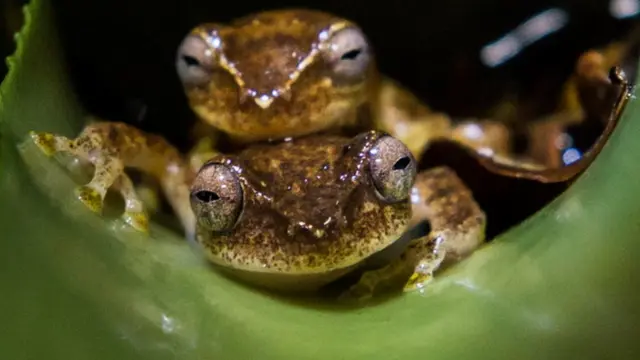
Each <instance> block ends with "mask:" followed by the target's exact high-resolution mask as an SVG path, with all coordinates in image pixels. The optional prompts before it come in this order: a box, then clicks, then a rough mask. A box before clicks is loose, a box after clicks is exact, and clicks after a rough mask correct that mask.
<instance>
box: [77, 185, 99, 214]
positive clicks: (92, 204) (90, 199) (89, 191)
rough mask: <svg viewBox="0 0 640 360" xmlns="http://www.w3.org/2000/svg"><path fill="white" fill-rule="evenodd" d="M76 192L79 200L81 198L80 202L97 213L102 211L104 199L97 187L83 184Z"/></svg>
mask: <svg viewBox="0 0 640 360" xmlns="http://www.w3.org/2000/svg"><path fill="white" fill-rule="evenodd" d="M75 194H76V197H77V198H78V200H80V202H82V203H83V204H84V205H85V206H86V207H88V208H89V209H90V210H91V211H93V212H95V213H100V212H101V211H102V206H103V199H102V196H101V194H100V192H99V191H97V190H96V189H94V188H92V187H90V186H87V185H83V186H79V187H77V188H76V190H75Z"/></svg>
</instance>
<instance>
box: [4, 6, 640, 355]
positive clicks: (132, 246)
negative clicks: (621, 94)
mask: <svg viewBox="0 0 640 360" xmlns="http://www.w3.org/2000/svg"><path fill="white" fill-rule="evenodd" d="M50 10H51V9H50V4H49V3H48V2H41V1H34V2H33V3H32V4H31V5H30V6H29V8H28V11H27V12H26V15H27V19H26V24H25V26H24V28H23V30H22V32H21V34H20V37H19V43H18V49H17V52H16V54H15V55H14V56H13V57H12V58H11V59H10V61H9V64H10V73H9V75H8V77H7V78H6V79H5V80H4V82H3V83H2V85H1V87H0V126H2V128H1V131H2V132H1V140H0V141H1V148H0V149H1V150H0V165H1V173H0V189H1V191H0V230H1V231H2V237H1V240H0V241H1V244H2V249H1V251H0V280H1V282H0V285H1V286H2V290H1V292H0V294H1V295H0V309H1V310H0V311H1V313H0V318H1V319H2V326H1V327H0V328H1V329H2V333H1V334H0V349H2V350H1V352H2V356H3V358H7V359H36V358H38V359H62V358H64V359H67V360H71V359H154V360H160V359H176V358H177V359H183V360H187V359H205V358H206V359H242V358H252V357H253V358H261V359H318V358H324V359H330V358H340V359H368V360H370V359H395V358H402V359H407V358H478V357H480V358H498V357H499V358H519V359H523V358H567V357H570V358H585V357H588V358H637V357H638V355H639V354H640V351H639V350H640V349H639V346H640V345H639V344H640V343H639V342H638V341H637V340H636V338H637V333H638V332H637V330H638V325H637V324H640V311H638V304H639V303H640V296H639V294H640V290H639V289H640V288H639V287H638V285H639V281H638V280H637V278H636V277H635V275H637V274H640V262H638V261H637V258H638V255H640V241H639V239H638V234H640V220H638V216H639V215H640V185H637V184H639V183H638V178H640V166H639V165H638V164H639V162H638V160H637V154H640V142H639V141H638V140H637V139H638V138H639V137H640V105H639V104H638V103H637V101H631V103H630V104H629V105H628V106H627V109H626V112H625V114H624V118H623V119H622V121H621V123H620V124H619V125H618V127H617V129H616V130H615V132H614V134H613V136H612V137H611V139H610V141H609V143H608V144H607V146H606V147H605V148H604V150H603V151H602V153H601V154H600V156H599V157H598V158H597V159H596V161H595V162H594V164H593V165H592V167H591V168H589V169H588V171H587V172H586V173H585V174H584V175H582V176H581V177H580V178H579V179H578V180H577V181H576V182H575V184H574V185H573V186H572V187H571V188H570V189H569V190H568V191H567V192H566V193H565V194H563V195H562V196H561V197H560V198H558V199H557V200H556V201H554V202H553V203H552V204H550V205H549V206H547V207H546V208H544V209H543V210H542V211H540V212H539V213H537V214H536V215H535V216H533V217H532V218H530V219H528V220H527V221H526V222H524V223H523V224H521V225H519V226H517V227H516V228H514V229H512V230H511V231H509V232H508V233H506V234H504V235H503V236H501V237H500V238H498V239H497V240H495V241H494V242H493V243H492V244H491V245H489V246H487V247H486V248H484V249H483V250H481V251H479V252H477V253H476V254H474V256H472V257H471V258H470V259H469V260H468V261H466V262H464V263H463V264H461V265H460V266H458V267H455V268H453V269H451V270H450V271H448V272H447V273H445V274H442V275H441V276H440V277H439V279H438V280H437V281H436V282H435V283H434V285H433V286H432V287H430V289H429V290H428V291H427V293H425V294H418V293H414V294H409V295H406V296H402V297H399V298H397V299H395V300H392V301H389V302H385V303H382V304H378V305H372V306H370V307H367V308H363V309H358V310H347V309H333V308H330V307H327V306H320V305H313V304H311V303H302V302H299V303H298V302H292V301H285V300H282V299H277V298H274V297H271V296H269V295H267V294H264V293H260V292H256V291H255V290H252V289H250V288H247V287H244V286H242V285H241V284H239V283H236V282H234V281H231V280H228V279H226V278H224V277H222V276H220V275H219V274H218V273H216V272H215V271H213V270H212V269H210V268H209V267H207V266H205V263H204V262H203V261H202V260H201V259H200V258H199V257H197V256H196V255H195V254H194V252H192V251H191V249H190V247H189V246H188V245H187V244H186V242H184V241H182V240H181V239H180V237H179V235H178V234H174V233H171V232H169V231H168V230H165V229H162V228H160V227H159V226H155V227H154V228H153V229H152V234H153V236H152V238H144V237H141V236H138V235H136V234H132V233H131V232H129V231H127V230H126V229H120V228H119V227H120V226H119V224H117V223H116V225H113V226H111V225H109V224H110V223H109V222H108V221H106V220H103V219H102V218H100V217H98V216H95V215H93V214H90V213H88V211H87V210H86V209H84V208H82V206H81V205H79V203H77V202H75V201H73V199H72V195H71V194H72V188H73V186H74V183H73V182H72V181H71V179H70V178H69V176H68V175H67V173H66V172H65V171H64V170H63V169H62V168H61V167H60V166H58V165H57V163H56V162H55V161H53V160H52V159H47V158H45V157H44V156H43V155H42V154H40V153H39V152H38V151H37V150H36V149H35V148H34V147H33V146H30V145H29V143H28V142H26V143H23V140H24V139H25V135H26V132H27V131H29V130H32V129H33V130H38V131H54V132H57V133H62V134H65V135H68V136H74V135H75V134H76V133H77V132H78V131H79V130H80V127H81V125H82V117H81V115H82V109H81V108H80V106H79V104H78V103H77V101H76V99H75V97H74V96H73V93H72V91H71V88H70V86H69V83H68V81H67V77H66V70H65V68H64V62H63V60H62V59H61V53H60V51H59V48H58V41H57V39H56V38H55V36H54V34H55V31H54V26H53V23H52V19H51V17H50V16H49V15H50V14H49V12H50ZM19 144H21V145H20V147H18V145H19ZM633 355H635V356H633Z"/></svg>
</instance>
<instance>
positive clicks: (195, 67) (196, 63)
mask: <svg viewBox="0 0 640 360" xmlns="http://www.w3.org/2000/svg"><path fill="white" fill-rule="evenodd" d="M212 64H213V50H212V49H211V48H210V47H209V46H208V45H207V43H206V42H205V41H204V40H203V39H202V38H201V37H199V36H197V35H188V36H187V37H186V38H184V40H182V43H181V44H180V47H179V48H178V54H177V56H176V70H177V71H178V76H179V77H180V80H181V81H182V83H183V84H184V85H201V84H204V83H206V82H207V81H209V79H210V78H211V73H210V71H211V67H212Z"/></svg>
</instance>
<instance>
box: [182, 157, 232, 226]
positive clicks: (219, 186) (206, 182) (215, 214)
mask: <svg viewBox="0 0 640 360" xmlns="http://www.w3.org/2000/svg"><path fill="white" fill-rule="evenodd" d="M242 202H243V193H242V186H241V185H240V181H239V180H238V178H237V176H236V175H235V174H234V173H233V172H231V170H230V169H229V168H228V167H226V166H224V165H222V164H217V163H212V164H207V165H205V166H203V167H202V169H200V171H199V172H198V175H197V176H196V178H195V180H194V181H193V184H192V185H191V209H192V210H193V212H194V213H195V215H196V218H197V219H198V222H199V223H200V225H202V226H204V227H206V228H207V229H209V230H211V231H214V232H225V231H230V230H231V229H233V227H234V226H235V224H236V223H237V221H238V219H239V218H240V213H241V212H242Z"/></svg>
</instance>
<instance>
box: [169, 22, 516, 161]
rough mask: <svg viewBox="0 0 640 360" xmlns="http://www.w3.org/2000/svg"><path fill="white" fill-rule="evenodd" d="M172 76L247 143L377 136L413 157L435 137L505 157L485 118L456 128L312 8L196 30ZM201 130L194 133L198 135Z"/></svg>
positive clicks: (349, 25)
mask: <svg viewBox="0 0 640 360" xmlns="http://www.w3.org/2000/svg"><path fill="white" fill-rule="evenodd" d="M176 69H177V73H178V77H179V79H180V81H181V83H182V86H183V90H184V93H185V94H186V97H187V101H188V103H189V105H190V107H191V109H192V110H193V111H194V112H195V113H196V114H197V117H198V118H199V119H200V120H202V123H205V124H206V125H207V126H205V127H204V128H205V129H209V130H211V131H209V132H207V131H206V130H200V134H201V135H200V136H203V137H205V138H208V139H210V138H211V137H212V136H211V134H212V132H213V133H214V134H215V132H216V131H218V132H219V133H220V132H221V133H222V134H224V135H226V137H228V138H229V140H230V142H231V143H234V144H247V143H252V142H255V141H262V140H268V139H271V140H273V139H283V138H287V137H295V136H301V135H307V134H311V133H315V132H320V131H322V132H325V131H337V132H343V133H346V134H353V133H356V132H358V131H361V130H366V129H378V130H381V131H385V132H387V133H390V134H392V135H393V136H395V137H397V138H399V139H401V140H402V141H403V142H405V143H406V144H407V146H409V148H410V149H411V150H412V153H413V154H414V156H415V157H419V156H421V154H422V153H423V151H424V149H425V147H426V146H427V145H428V144H429V143H430V142H431V141H432V140H433V139H437V138H448V139H452V140H454V141H458V142H461V143H464V144H466V145H468V146H472V147H474V148H481V147H489V148H491V149H493V150H494V151H496V152H506V151H508V149H507V148H508V136H509V133H508V131H507V129H506V128H505V127H504V126H502V125H501V124H500V123H498V122H492V121H489V120H483V121H477V122H472V123H474V124H475V125H476V127H477V128H478V129H480V130H481V131H476V132H474V133H473V134H472V135H467V134H469V131H464V129H465V128H467V127H468V125H469V123H470V122H469V121H468V122H464V123H461V124H454V123H453V122H452V120H451V119H450V118H449V116H447V115H446V114H444V113H442V112H438V111H435V110H433V109H431V108H430V107H429V106H427V105H426V104H425V103H423V102H422V101H420V100H419V99H418V97H417V96H415V95H414V94H413V93H412V92H411V91H410V90H408V89H406V88H404V87H402V86H401V85H400V84H399V83H398V82H396V81H394V80H393V79H391V78H389V77H387V76H384V75H382V74H380V73H379V71H378V69H377V67H376V62H375V58H374V51H373V47H372V45H371V44H370V41H369V39H368V38H367V36H366V35H365V33H364V31H363V30H362V29H361V28H360V27H359V26H358V25H357V24H355V23H354V22H352V21H350V20H348V19H345V18H342V17H339V16H336V15H333V14H330V13H326V12H322V11H318V10H310V9H278V10H268V11H263V12H258V13H254V14H249V15H247V16H244V17H241V18H238V19H235V20H233V21H231V22H230V23H228V24H221V23H204V24H200V25H198V26H196V27H194V28H193V29H192V30H191V31H190V32H189V33H188V34H187V36H186V37H185V38H184V39H183V41H182V43H181V44H180V45H179V47H178V51H177V55H176ZM202 128H203V127H200V128H199V129H202Z"/></svg>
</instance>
